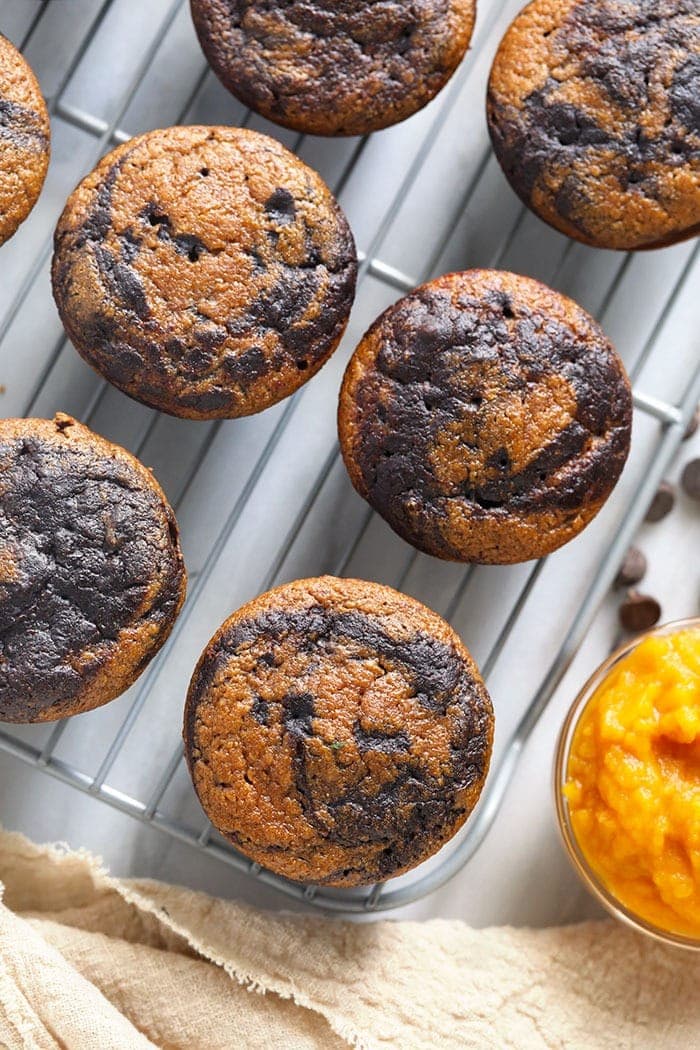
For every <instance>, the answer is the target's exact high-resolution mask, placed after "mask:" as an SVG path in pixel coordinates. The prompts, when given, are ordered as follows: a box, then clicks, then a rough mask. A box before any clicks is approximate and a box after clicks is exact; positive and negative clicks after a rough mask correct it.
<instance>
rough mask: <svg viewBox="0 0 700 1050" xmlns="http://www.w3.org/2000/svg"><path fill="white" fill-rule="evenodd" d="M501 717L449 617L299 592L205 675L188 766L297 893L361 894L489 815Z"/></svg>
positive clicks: (356, 593) (246, 846)
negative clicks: (338, 890)
mask: <svg viewBox="0 0 700 1050" xmlns="http://www.w3.org/2000/svg"><path fill="white" fill-rule="evenodd" d="M492 737H493V711H492V708H491V701H490V699H489V696H488V693H487V692H486V688H485V686H484V684H483V682H482V680H481V677H480V675H479V672H478V670H477V668H476V667H475V665H474V663H473V661H472V659H471V657H470V655H469V653H468V652H467V650H466V649H465V648H464V646H463V645H462V643H461V642H460V640H459V638H458V637H457V635H456V634H455V633H454V631H453V630H452V628H451V627H450V626H449V625H448V624H447V623H445V621H444V620H442V619H441V618H440V617H439V616H437V615H436V613H433V612H431V611H430V610H429V609H426V608H425V606H423V605H421V604H420V603H419V602H417V601H415V600H414V599H412V598H407V597H405V596H404V595H402V594H398V593H397V592H396V591H393V590H391V589H390V588H389V587H382V586H380V585H379V584H376V583H364V582H361V581H359V580H339V579H335V578H334V577H332V576H324V577H321V578H320V579H314V580H298V581H297V582H295V583H289V584H285V585H284V586H283V587H278V588H276V589H275V590H273V591H269V592H268V593H267V594H263V595H262V596H261V597H259V598H256V599H255V600H254V601H252V602H250V603H249V604H248V605H245V606H243V608H242V609H239V610H238V612H236V613H234V615H233V616H232V617H231V618H230V619H229V620H227V621H226V623H224V624H223V626H222V627H221V629H220V630H219V631H218V632H217V633H216V634H215V635H214V637H213V638H212V640H211V642H210V643H209V645H208V646H207V648H206V649H205V651H204V653H203V654H202V657H201V659H200V661H199V664H198V665H197V668H196V670H195V672H194V675H193V678H192V682H191V684H190V690H189V695H188V697H187V705H186V708H185V727H184V738H185V754H186V756H187V761H188V764H189V768H190V773H191V775H192V779H193V781H194V786H195V789H196V791H197V794H198V796H199V799H200V801H201V803H202V806H203V807H204V809H205V811H206V814H207V816H208V817H209V819H210V820H211V822H212V824H213V825H214V826H215V827H216V828H217V829H218V830H219V831H220V832H221V833H222V834H223V835H225V836H226V837H227V838H228V839H230V841H231V842H232V843H234V845H235V846H237V847H238V849H240V850H241V852H242V853H244V854H246V856H248V857H250V858H251V859H252V860H254V861H257V862H258V863H259V864H262V865H263V866H264V867H266V868H269V869H270V870H272V871H275V872H277V873H278V874H280V875H284V876H286V877H287V878H290V879H296V880H300V881H304V882H314V883H326V884H328V885H332V886H361V885H366V884H370V883H372V882H376V881H379V880H383V879H387V878H390V877H391V876H393V875H397V874H399V873H400V872H403V871H406V870H407V869H408V868H411V867H413V866H414V865H416V864H419V863H420V862H421V861H422V860H425V859H426V858H427V857H429V856H431V855H432V854H433V853H435V851H436V850H438V849H439V848H440V847H441V846H442V845H443V844H444V843H445V842H447V840H448V839H449V838H450V837H451V836H452V835H454V833H455V832H456V831H457V829H458V828H460V827H461V825H462V824H463V823H464V821H465V820H466V819H467V817H468V816H469V814H470V812H471V811H472V809H473V808H474V805H475V804H476V801H477V799H478V797H479V794H480V792H481V788H482V785H483V782H484V778H485V777H486V773H487V770H488V765H489V758H490V755H491V743H492Z"/></svg>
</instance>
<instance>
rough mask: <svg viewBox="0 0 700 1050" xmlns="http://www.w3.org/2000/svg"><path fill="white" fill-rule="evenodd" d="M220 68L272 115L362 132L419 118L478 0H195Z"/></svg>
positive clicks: (461, 47)
mask: <svg viewBox="0 0 700 1050" xmlns="http://www.w3.org/2000/svg"><path fill="white" fill-rule="evenodd" d="M191 7H192V18H193V20H194V24H195V29H196V30H197V33H198V36H199V40H200V43H201V45H202V48H203V50H204V53H205V55H206V56H207V59H208V61H209V63H210V64H211V66H212V68H213V69H214V72H215V73H216V74H217V76H218V77H219V78H220V79H221V81H222V82H223V84H224V85H225V86H226V87H227V88H228V89H229V91H231V92H232V93H233V94H234V95H236V96H237V97H238V98H240V99H241V101H242V102H244V103H245V104H246V105H247V106H250V107H251V108H252V109H254V110H256V111H257V112H258V113H262V114H263V116H265V117H267V118H268V119H269V120H273V121H275V122H276V123H277V124H282V125H283V126H284V127H288V128H293V129H294V130H296V131H304V132H309V133H311V134H316V135H364V134H367V133H368V132H370V131H376V130H378V129H379V128H385V127H387V126H388V125H390V124H396V123H397V122H398V121H400V120H404V119H405V118H406V117H409V116H411V114H413V113H415V112H416V111H417V110H419V109H421V108H422V107H423V106H425V105H426V104H427V103H428V102H429V101H430V100H431V99H432V98H433V97H434V96H435V95H436V94H437V93H438V92H439V91H440V90H441V89H442V88H443V87H444V85H445V84H446V83H447V81H448V80H449V78H450V77H451V76H452V74H453V73H454V71H455V69H456V68H457V66H458V65H459V63H460V62H461V60H462V58H463V57H464V54H465V52H466V50H467V47H468V46H469V40H470V38H471V35H472V29H473V26H474V16H475V3H474V0H411V2H408V3H405V2H400V3H399V2H397V0H360V2H357V0H332V2H328V0H325V2H324V0H283V2H281V3H280V2H277V0H275V2H271V0H191Z"/></svg>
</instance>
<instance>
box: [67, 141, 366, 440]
mask: <svg viewBox="0 0 700 1050" xmlns="http://www.w3.org/2000/svg"><path fill="white" fill-rule="evenodd" d="M356 273H357V258H356V253H355V245H354V242H353V238H352V234H351V232H350V229H349V227H348V224H347V221H346V219H345V216H344V215H343V213H342V212H341V210H340V208H339V207H338V205H337V203H336V202H335V200H334V198H333V197H332V195H331V193H330V191H329V189H328V188H327V186H326V185H325V184H324V182H323V181H322V180H321V178H320V176H318V175H317V174H316V173H315V172H314V171H312V170H311V169H310V168H308V167H307V166H306V165H305V164H303V163H302V162H301V161H300V160H298V158H297V157H295V156H294V155H293V154H292V153H290V152H289V151H288V150H286V149H285V148H284V147H283V146H281V145H280V144H279V143H278V142H276V141H274V140H273V139H270V138H268V137H267V136H266V135H259V134H257V133H256V132H253V131H244V130H242V129H240V128H223V127H175V128H166V129H165V130H163V131H151V132H149V133H148V134H146V135H141V136H139V137H138V138H135V139H132V140H131V141H129V142H127V143H125V144H124V145H123V146H119V147H118V148H117V149H115V150H114V151H113V152H112V153H110V154H108V156H106V157H104V158H103V160H102V161H101V162H100V163H99V164H98V166H97V168H96V169H95V171H93V172H92V174H91V175H89V176H88V177H87V178H86V179H84V180H83V182H82V183H81V184H80V185H79V186H78V188H77V189H76V190H75V191H74V193H73V194H72V196H71V197H70V198H69V200H68V203H67V204H66V207H65V210H64V212H63V215H62V216H61V219H60V221H59V223H58V227H57V229H56V237H55V252H54V259H53V270H52V277H53V288H54V296H55V298H56V303H57V305H58V309H59V312H60V314H61V318H62V320H63V323H64V325H65V328H66V330H67V332H68V334H69V336H70V337H71V339H72V341H73V343H74V344H75V346H76V348H77V349H78V351H79V352H80V354H81V355H82V356H83V357H84V358H85V359H86V361H88V363H89V364H91V365H92V366H93V368H95V369H97V371H98V372H100V373H101V374H102V375H103V376H105V378H106V379H108V380H109V381H110V382H111V383H113V384H114V385H115V386H117V387H119V389H120V390H123V391H124V392H125V393H127V394H129V395H130V396H131V397H133V398H136V400H138V401H142V402H143V403H144V404H146V405H150V406H152V407H153V408H158V409H161V410H162V411H163V412H168V413H170V414H171V415H175V416H186V417H189V418H191V419H215V418H221V417H233V416H245V415H249V414H251V413H252V412H259V411H260V410H261V409H263V408H267V407H268V406H269V405H272V404H274V403H275V402H277V401H279V400H281V399H282V398H284V397H287V396H288V395H289V394H292V393H293V392H294V391H295V390H297V389H298V387H300V386H302V384H303V383H305V382H306V381H307V380H308V379H310V378H311V376H313V375H314V374H315V373H316V372H317V371H318V370H319V368H321V366H322V365H323V364H324V363H325V361H326V360H327V359H328V358H329V357H330V355H331V354H332V353H333V351H334V350H335V348H336V346H337V345H338V343H339V341H340V338H341V336H342V334H343V331H344V329H345V325H346V323H347V320H348V316H349V314H350V308H351V306H352V301H353V297H354V293H355V279H356Z"/></svg>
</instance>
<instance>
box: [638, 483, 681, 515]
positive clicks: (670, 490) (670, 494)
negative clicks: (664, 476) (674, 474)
mask: <svg viewBox="0 0 700 1050" xmlns="http://www.w3.org/2000/svg"><path fill="white" fill-rule="evenodd" d="M675 502H676V490H675V488H674V487H673V485H672V484H671V482H670V481H662V482H661V484H660V485H659V487H658V489H657V492H656V495H655V496H654V498H653V500H652V501H651V503H650V504H649V510H648V511H647V512H646V514H645V516H644V520H645V521H649V522H656V521H661V520H662V518H665V517H666V515H667V514H670V513H671V511H672V510H673V505H674V503H675Z"/></svg>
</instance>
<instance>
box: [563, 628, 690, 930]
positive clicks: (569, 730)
mask: <svg viewBox="0 0 700 1050" xmlns="http://www.w3.org/2000/svg"><path fill="white" fill-rule="evenodd" d="M689 628H690V629H691V630H699V631H700V617H691V618H689V619H685V620H672V621H670V622H669V623H665V624H662V625H661V626H659V627H652V628H651V630H648V631H643V632H642V633H640V634H637V635H635V636H634V637H633V638H630V639H629V640H628V641H626V642H624V643H623V644H622V645H621V646H620V647H619V648H618V649H615V651H614V652H613V653H611V654H610V656H609V657H608V658H607V659H606V660H604V661H603V663H602V664H600V666H599V667H597V668H596V670H595V671H594V672H593V674H592V675H591V676H590V678H589V679H588V681H587V682H586V683H585V684H584V685H583V687H582V688H581V690H580V691H579V693H578V694H577V696H576V698H575V700H574V701H573V703H572V704H571V707H570V708H569V710H568V712H567V715H566V718H565V719H564V724H563V725H562V728H561V730H560V733H559V739H558V742H557V749H556V754H555V759H554V802H555V806H556V812H557V823H558V825H559V832H560V834H561V837H562V840H563V842H564V846H565V849H566V852H567V854H568V856H569V860H570V861H571V863H572V865H573V867H574V869H575V871H576V872H577V873H578V875H579V878H580V879H581V881H582V882H583V884H584V886H585V887H586V888H587V889H588V891H589V892H590V893H592V894H593V896H594V897H596V898H597V900H598V901H599V903H600V904H602V905H603V907H604V908H605V909H606V910H607V911H608V912H610V914H611V915H613V916H614V917H615V918H616V919H619V920H620V921H621V922H623V923H625V924H626V925H627V926H631V927H632V928H633V929H635V930H638V931H639V932H640V933H644V934H646V935H647V936H648V937H653V938H654V939H655V940H657V941H661V942H663V943H664V944H667V945H673V946H674V947H677V948H686V949H689V950H691V951H700V936H698V937H697V938H695V937H687V936H685V935H683V934H680V933H672V932H671V931H669V930H664V929H662V928H661V927H660V926H655V925H654V924H653V923H650V922H648V921H647V920H646V919H643V918H642V917H641V916H640V915H637V914H635V912H633V911H631V910H630V909H629V908H627V907H626V906H625V905H624V904H623V903H622V902H621V901H620V900H618V899H617V897H615V896H614V895H613V894H612V893H611V891H610V890H609V889H608V888H607V887H606V886H605V884H604V883H603V881H602V879H601V877H600V876H599V875H598V874H597V873H596V872H595V871H594V870H593V869H592V868H591V866H590V865H589V863H588V861H587V860H586V858H585V856H584V855H583V851H582V850H581V848H580V846H579V844H578V842H577V841H576V836H575V834H574V830H573V828H572V826H571V821H570V818H569V807H568V804H567V801H566V798H565V796H564V791H563V788H564V784H565V782H566V768H567V765H568V761H569V751H570V748H571V741H572V739H573V735H574V731H575V729H576V726H577V725H578V722H579V719H580V717H581V715H582V714H583V711H584V708H585V707H586V705H587V704H588V701H589V700H590V699H591V697H592V696H593V693H594V692H595V690H596V689H597V688H598V686H599V685H600V684H601V683H602V682H603V681H604V680H605V678H606V677H607V676H608V674H609V673H610V671H611V670H612V668H613V667H614V666H615V665H616V664H617V663H619V661H620V660H622V659H623V657H625V656H627V654H628V653H631V652H632V651H633V650H634V649H636V648H637V646H638V645H640V643H641V642H643V641H644V639H645V638H649V637H650V636H653V635H665V634H675V633H676V632H678V631H682V630H687V629H689Z"/></svg>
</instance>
